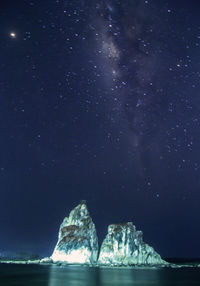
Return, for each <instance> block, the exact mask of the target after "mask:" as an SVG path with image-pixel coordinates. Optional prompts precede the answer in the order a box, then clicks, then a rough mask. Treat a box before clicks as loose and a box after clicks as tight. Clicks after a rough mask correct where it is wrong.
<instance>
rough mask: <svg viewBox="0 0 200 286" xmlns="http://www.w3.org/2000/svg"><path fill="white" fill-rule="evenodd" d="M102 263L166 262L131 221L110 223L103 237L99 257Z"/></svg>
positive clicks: (138, 263)
mask: <svg viewBox="0 0 200 286" xmlns="http://www.w3.org/2000/svg"><path fill="white" fill-rule="evenodd" d="M98 263H99V264H103V265H158V264H165V263H166V262H165V261H164V260H162V259H161V257H160V255H159V254H158V253H157V252H156V251H155V250H154V249H153V248H152V247H151V246H149V245H148V244H146V243H144V242H143V234H142V232H141V231H136V228H135V226H134V225H133V223H132V222H128V223H125V224H112V225H110V226H109V227H108V234H107V236H106V238H105V239H104V241H103V243H102V246H101V249H100V254H99V259H98Z"/></svg>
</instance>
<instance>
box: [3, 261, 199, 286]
mask: <svg viewBox="0 0 200 286" xmlns="http://www.w3.org/2000/svg"><path fill="white" fill-rule="evenodd" d="M11 285H12V286H36V285H37V286H173V285H178V286H200V268H197V267H188V268H187V267H184V268H153V269H140V268H139V269H133V268H130V269H126V268H95V267H83V266H65V267H60V266H56V265H16V264H0V286H11Z"/></svg>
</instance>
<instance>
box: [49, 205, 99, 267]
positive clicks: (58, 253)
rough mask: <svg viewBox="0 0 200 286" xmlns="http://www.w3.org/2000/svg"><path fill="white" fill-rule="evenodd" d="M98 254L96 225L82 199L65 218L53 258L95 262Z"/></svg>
mask: <svg viewBox="0 0 200 286" xmlns="http://www.w3.org/2000/svg"><path fill="white" fill-rule="evenodd" d="M97 255H98V239H97V234H96V229H95V225H94V223H93V221H92V219H91V217H90V215H89V212H88V209H87V206H86V203H85V201H82V202H81V203H80V204H79V205H78V206H77V207H75V208H74V209H73V210H72V211H71V212H70V214H69V217H66V218H65V219H64V220H63V222H62V224H61V226H60V230H59V234H58V242H57V244H56V247H55V249H54V251H53V254H52V256H51V259H52V260H53V261H54V262H58V261H61V262H66V263H80V264H93V263H95V262H96V261H97Z"/></svg>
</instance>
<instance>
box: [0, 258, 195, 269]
mask: <svg viewBox="0 0 200 286" xmlns="http://www.w3.org/2000/svg"><path fill="white" fill-rule="evenodd" d="M0 264H16V265H43V266H57V267H88V268H91V267H94V268H106V269H152V270H153V269H166V268H171V269H175V268H178V269H179V268H200V263H193V264H189V263H187V262H186V263H181V264H175V263H168V264H163V265H133V266H131V265H127V266H126V265H100V264H93V265H92V264H69V263H64V262H56V263H55V262H47V261H46V262H45V261H44V262H43V261H41V260H0Z"/></svg>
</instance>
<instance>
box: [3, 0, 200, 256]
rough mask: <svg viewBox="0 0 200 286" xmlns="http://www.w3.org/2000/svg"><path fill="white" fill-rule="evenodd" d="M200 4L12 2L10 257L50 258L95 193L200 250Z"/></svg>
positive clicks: (104, 210)
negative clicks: (62, 228) (63, 230)
mask: <svg viewBox="0 0 200 286" xmlns="http://www.w3.org/2000/svg"><path fill="white" fill-rule="evenodd" d="M199 15H200V3H199V1H198V0H190V1H188V0H168V1H166V0H162V1H161V0H146V1H144V0H123V1H122V0H121V1H119V0H104V1H103V0H102V1H97V0H68V1H67V0H66V1H61V0H43V1H39V0H30V1H29V0H18V1H11V0H2V1H1V4H0V33H1V35H0V36H1V44H0V71H1V72H0V194H1V196H0V252H2V251H13V252H14V251H27V252H33V253H38V254H40V255H45V256H46V255H50V254H51V253H52V251H53V248H54V246H55V243H56V241H57V234H58V228H59V225H60V223H61V222H62V220H63V218H64V217H65V216H66V215H68V213H69V211H70V210H71V209H72V208H73V207H75V206H76V205H77V204H78V203H79V201H80V200H81V199H86V200H87V204H88V208H89V211H90V214H91V216H92V218H93V221H94V222H95V224H96V226H97V231H98V235H99V240H100V242H101V241H102V239H103V237H104V236H105V234H106V232H107V226H108V224H110V223H119V222H125V221H133V223H134V224H135V225H136V227H137V229H138V230H142V231H143V232H144V241H145V242H147V243H149V244H150V245H152V246H153V247H154V248H155V249H156V250H157V251H158V252H159V253H160V254H161V256H163V257H188V258H190V257H200V248H199V242H200V215H199V212H200V210H199V201H200V17H199Z"/></svg>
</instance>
